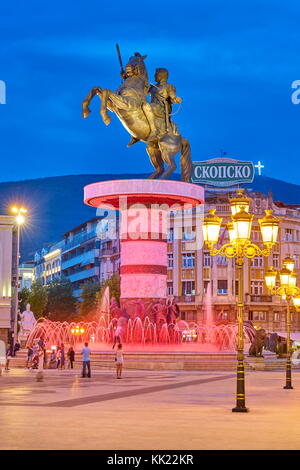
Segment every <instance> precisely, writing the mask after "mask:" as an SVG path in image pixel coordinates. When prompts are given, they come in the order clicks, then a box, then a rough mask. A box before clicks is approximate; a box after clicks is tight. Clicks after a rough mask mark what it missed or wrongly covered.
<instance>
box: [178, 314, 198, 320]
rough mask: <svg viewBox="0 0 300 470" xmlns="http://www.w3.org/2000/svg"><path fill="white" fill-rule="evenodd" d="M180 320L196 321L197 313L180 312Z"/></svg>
mask: <svg viewBox="0 0 300 470" xmlns="http://www.w3.org/2000/svg"><path fill="white" fill-rule="evenodd" d="M180 318H181V319H182V320H185V321H197V312H180Z"/></svg>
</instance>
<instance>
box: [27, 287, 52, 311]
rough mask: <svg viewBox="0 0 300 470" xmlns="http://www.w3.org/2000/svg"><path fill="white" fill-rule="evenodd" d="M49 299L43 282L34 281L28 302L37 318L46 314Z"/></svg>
mask: <svg viewBox="0 0 300 470" xmlns="http://www.w3.org/2000/svg"><path fill="white" fill-rule="evenodd" d="M47 300H48V295H47V290H46V288H45V287H44V286H43V284H42V282H41V281H36V282H33V283H32V286H31V289H30V293H29V296H28V303H29V304H30V307H31V310H32V311H33V313H34V315H35V317H36V318H40V317H42V316H43V315H44V311H45V307H46V305H47Z"/></svg>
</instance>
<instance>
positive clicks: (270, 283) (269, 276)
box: [265, 267, 276, 290]
mask: <svg viewBox="0 0 300 470" xmlns="http://www.w3.org/2000/svg"><path fill="white" fill-rule="evenodd" d="M265 283H266V286H267V288H268V289H270V290H272V289H274V287H275V285H276V271H274V270H273V268H272V267H271V268H270V269H268V271H267V272H266V274H265Z"/></svg>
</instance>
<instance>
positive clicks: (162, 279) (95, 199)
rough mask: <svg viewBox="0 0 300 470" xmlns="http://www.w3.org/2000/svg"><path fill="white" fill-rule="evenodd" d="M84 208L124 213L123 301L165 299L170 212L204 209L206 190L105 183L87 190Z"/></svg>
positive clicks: (180, 185) (187, 185) (143, 183)
mask: <svg viewBox="0 0 300 470" xmlns="http://www.w3.org/2000/svg"><path fill="white" fill-rule="evenodd" d="M84 202H85V203H86V204H88V205H90V206H93V207H96V208H98V207H101V208H104V209H112V208H113V209H115V210H119V211H120V213H121V229H120V234H121V266H120V275H121V300H122V301H125V300H134V299H143V300H145V301H151V300H157V299H165V298H166V294H167V216H168V211H169V210H172V209H174V207H176V208H177V209H178V208H186V207H187V206H188V207H189V208H190V207H195V206H198V205H199V204H203V202H204V190H203V188H202V187H201V186H198V185H195V184H190V183H183V182H179V181H168V180H116V181H103V182H100V183H93V184H90V185H88V186H86V187H85V188H84Z"/></svg>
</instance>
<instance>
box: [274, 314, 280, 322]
mask: <svg viewBox="0 0 300 470" xmlns="http://www.w3.org/2000/svg"><path fill="white" fill-rule="evenodd" d="M274 321H280V313H279V312H274Z"/></svg>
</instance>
